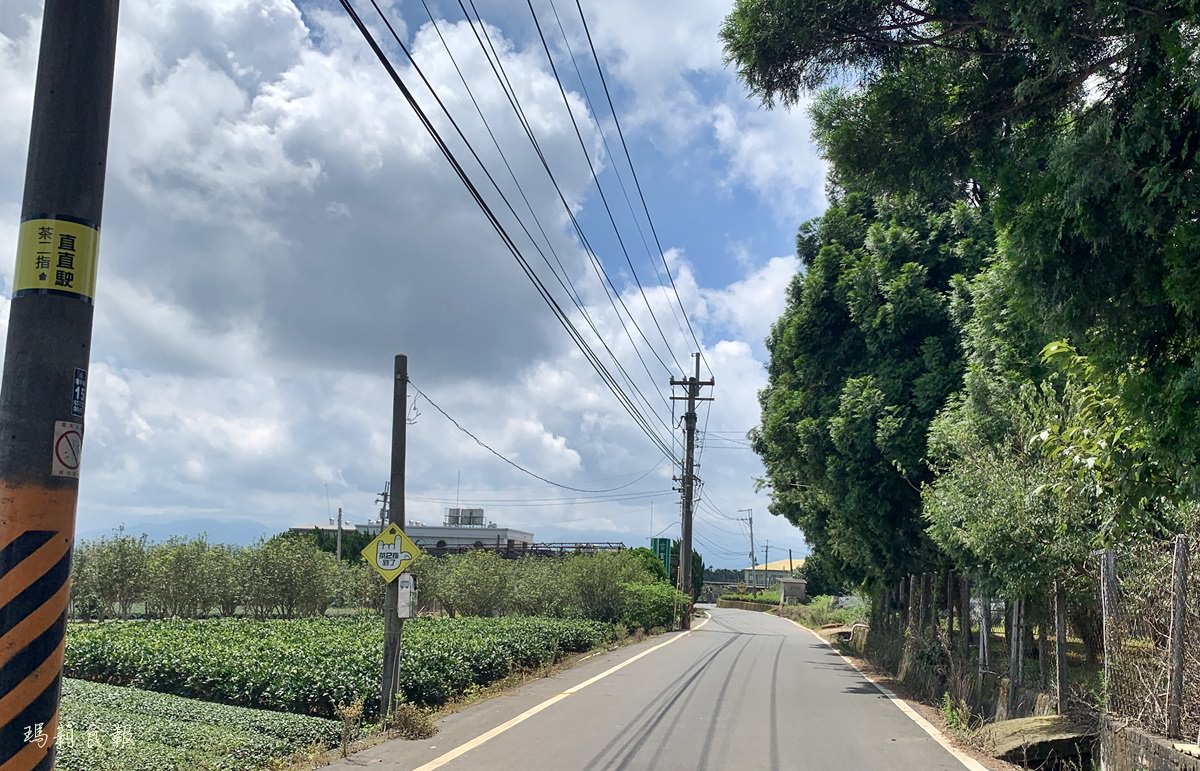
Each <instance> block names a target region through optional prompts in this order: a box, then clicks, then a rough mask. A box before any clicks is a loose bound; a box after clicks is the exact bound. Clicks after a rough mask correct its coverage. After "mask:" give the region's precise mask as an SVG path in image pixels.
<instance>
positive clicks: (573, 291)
mask: <svg viewBox="0 0 1200 771" xmlns="http://www.w3.org/2000/svg"><path fill="white" fill-rule="evenodd" d="M421 5H422V6H423V7H424V8H425V14H426V15H427V16H428V17H429V22H430V24H432V25H433V29H434V31H435V32H436V33H437V36H438V40H440V41H441V43H442V48H443V49H444V50H445V51H446V55H447V56H448V57H449V58H450V63H451V64H452V65H453V66H454V71H455V72H456V73H458V78H459V80H460V81H461V82H462V84H463V88H464V89H466V92H467V96H468V97H469V98H470V99H471V104H472V105H474V107H475V112H476V113H477V114H478V115H479V119H480V120H481V121H482V122H483V126H484V129H486V130H487V133H488V136H489V137H490V138H491V140H492V144H493V145H494V146H495V148H496V151H497V152H498V153H499V154H500V160H501V161H502V162H503V163H504V167H505V169H507V170H508V174H509V177H511V178H512V181H513V184H514V185H516V187H517V192H518V193H519V194H520V196H521V200H522V201H524V203H525V208H526V209H528V211H529V214H530V216H532V217H533V220H534V223H535V225H536V226H537V229H538V231H539V232H540V233H541V235H542V239H543V240H544V241H545V242H546V246H547V248H548V249H549V250H550V253H551V254H552V255H553V256H554V261H555V262H556V263H557V264H558V268H559V269H560V270H561V271H562V275H561V276H560V274H559V271H558V270H555V268H554V266H553V265H550V262H549V260H548V259H547V258H546V254H545V252H543V251H542V249H541V247H540V246H539V245H538V244H537V242H536V240H535V239H534V238H533V236H532V235H531V234H530V233H529V230H528V229H527V228H526V227H525V225H524V223H523V222H521V218H520V217H519V216H518V215H517V214H516V212H515V211H514V212H513V216H514V217H516V219H517V222H518V223H519V224H521V228H522V230H524V231H525V234H526V236H528V237H529V240H530V242H531V243H533V245H534V248H535V249H537V252H538V254H540V255H541V257H542V261H543V262H545V263H546V265H547V267H549V268H550V272H551V273H553V274H554V277H555V278H556V279H558V283H559V285H560V286H561V287H562V288H563V291H565V292H566V293H567V296H568V297H569V298H570V299H571V302H572V303H573V304H574V305H575V308H576V309H577V310H578V311H579V313H580V314H581V315H582V316H583V318H584V320H585V321H586V322H587V325H588V327H590V328H591V330H592V332H593V333H594V334H595V335H596V338H597V339H598V340H599V341H600V344H601V345H602V346H603V347H604V350H605V351H606V352H607V353H608V355H609V358H611V359H612V360H613V363H614V364H616V365H617V369H618V370H619V371H620V373H621V375H622V377H623V378H624V379H625V382H626V384H628V385H629V387H630V388H631V389H632V390H633V391H634V392H636V393H637V394H638V396H639V397H640V398H641V399H642V402H643V403H644V404H646V406H647V407H648V408H649V409H650V410H651V412H654V413H655V414H656V415H657V410H656V408H655V407H653V406H651V405H650V402H649V400H648V399H647V398H646V396H645V394H644V393H643V392H642V390H641V389H640V388H638V386H637V384H636V383H635V382H634V380H633V378H632V377H631V376H630V375H629V373H628V372H627V371H626V370H625V367H624V366H623V365H622V364H621V362H620V360H619V359H618V358H617V356H616V354H615V353H613V351H612V349H611V348H610V347H609V345H608V342H607V341H606V340H605V339H604V335H602V334H601V333H600V331H599V330H598V329H597V328H596V324H595V322H594V321H593V320H592V316H591V314H590V313H589V312H588V310H587V306H586V305H585V304H584V302H583V298H582V295H580V293H579V290H578V289H577V288H576V287H575V283H574V282H573V281H572V280H571V276H570V273H569V271H567V269H566V266H564V265H563V262H562V259H561V258H560V257H559V255H558V250H557V249H555V248H554V243H553V242H552V241H551V240H550V237H549V236H548V235H547V234H546V230H545V228H544V227H543V226H542V221H541V218H539V217H538V215H537V212H536V211H534V208H533V205H532V204H531V203H530V202H529V197H528V196H527V195H526V194H525V188H524V187H523V186H522V185H521V182H520V181H519V180H518V179H517V175H516V173H515V172H514V171H513V168H512V165H511V164H510V163H509V161H508V155H507V154H506V153H505V152H504V150H503V148H501V146H500V142H499V140H498V139H496V134H495V132H493V131H492V127H491V123H490V122H489V121H488V119H487V117H486V116H485V115H484V113H483V109H482V108H481V107H480V106H479V102H478V100H477V99H476V98H475V93H474V91H473V90H472V89H471V86H470V84H468V83H467V79H466V77H465V76H464V75H463V72H462V68H460V67H459V64H458V60H457V58H455V56H454V52H453V51H451V50H450V45H449V44H448V43H447V42H446V38H445V37H444V36H443V35H442V30H441V26H440V25H439V24H438V23H437V19H435V18H434V16H433V12H432V11H431V10H430V9H429V5H428V3H427V2H426V0H421ZM468 24H470V22H469V21H468ZM401 45H403V44H401ZM414 67H416V63H415V62H414ZM417 69H418V71H419V68H417ZM422 78H423V79H424V75H423V74H422ZM426 85H429V83H428V81H426ZM430 89H431V90H432V86H430ZM435 98H436V97H435ZM439 104H440V100H439ZM460 135H461V132H460ZM476 160H477V161H478V160H479V159H478V157H476ZM481 165H482V162H481ZM489 179H490V176H489ZM493 184H494V182H493ZM497 192H500V195H501V197H502V198H505V196H504V193H503V192H501V191H499V189H497ZM505 201H506V203H507V198H505ZM509 210H510V211H511V210H512V207H511V206H510V207H509ZM564 279H565V283H564ZM613 310H614V312H615V311H616V307H615V306H614V308H613ZM617 317H618V320H620V314H619V313H618V314H617ZM625 333H626V335H627V336H628V337H629V342H630V344H631V345H633V346H634V353H635V354H637V357H638V360H639V361H641V363H642V368H643V369H644V370H645V371H646V376H647V377H649V378H650V380H651V382H653V381H654V376H653V375H652V374H651V373H650V368H649V367H648V366H647V365H646V361H645V359H643V358H642V356H641V352H640V351H638V349H637V346H636V345H634V342H633V337H632V336H631V335H629V330H628V329H626V330H625ZM655 393H656V394H657V395H658V396H659V398H660V399H661V400H662V402H663V404H664V405H665V404H666V403H667V399H666V396H665V395H663V393H662V391H658V390H656V391H655ZM660 422H661V420H660Z"/></svg>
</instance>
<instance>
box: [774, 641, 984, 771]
mask: <svg viewBox="0 0 1200 771" xmlns="http://www.w3.org/2000/svg"><path fill="white" fill-rule="evenodd" d="M786 620H787V621H791V622H792V623H793V624H795V625H796V626H798V627H800V628H801V629H803V630H804V631H806V632H808V633H809V634H811V635H812V636H813V637H815V638H817V639H818V640H820V641H821V642H823V643H824V644H825V645H827V646H829V649H830V650H831V651H833V652H834V653H836V654H837V655H838V656H841V658H842V661H844V662H846V664H848V665H849V666H850V667H851V668H853V669H854V671H855V672H858V674H860V675H862V677H863V678H864V679H865V680H866V681H867V682H869V683H870V684H871V685H873V686H875V687H876V688H877V689H878V690H879V692H880V693H882V694H883V695H884V696H886V697H887V698H888V701H890V702H891V703H892V704H895V705H896V709H898V710H900V711H901V712H903V713H904V714H905V715H907V716H908V717H909V719H910V720H912V721H913V722H914V723H916V724H917V725H919V726H920V727H921V729H922V730H924V731H925V733H927V734H929V736H930V737H931V738H932V739H933V740H934V741H935V742H937V743H938V744H940V745H941V746H942V749H944V750H946V752H949V753H950V754H951V755H953V756H954V758H955V759H956V760H957V761H958V762H960V763H962V764H963V765H964V766H966V767H967V768H969V769H971V771H988V769H987V767H986V766H984V765H983V764H982V763H980V762H979V761H978V760H976V759H975V758H973V757H971V756H970V755H967V754H966V753H964V752H963V751H962V750H960V749H958V748H957V747H955V746H954V745H953V744H951V743H950V742H949V741H948V740H947V739H946V737H945V736H943V735H942V732H941V731H939V730H938V729H937V728H936V727H935V726H934V725H933V723H930V722H929V721H928V720H926V719H925V718H923V717H921V716H920V715H919V714H918V713H917V711H916V710H915V709H913V708H912V707H910V706H908V702H906V701H905V700H904V699H902V698H900V697H899V696H897V695H896V694H895V693H893V692H892V691H891V689H889V688H887V687H885V686H883V685H880V684H879V683H878V682H877V681H876V680H875V678H873V677H871V676H870V675H868V674H867V673H866V672H863V671H862V670H861V669H859V668H858V667H857V666H855V665H854V662H853V661H851V660H850V659H848V658H846V657H845V656H842V652H841V651H839V650H838V649H837V648H835V647H834V646H833V645H832V644H831V643H830V642H829V641H828V640H826V639H825V638H824V637H822V636H821V635H819V634H817V633H816V632H814V631H813V630H811V629H809V628H808V627H806V626H805V625H804V624H801V623H800V622H798V621H792V619H790V618H789V619H786Z"/></svg>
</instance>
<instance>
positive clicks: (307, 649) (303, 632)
mask: <svg viewBox="0 0 1200 771" xmlns="http://www.w3.org/2000/svg"><path fill="white" fill-rule="evenodd" d="M613 635H614V631H613V626H612V625H610V624H604V623H599V622H594V621H586V620H579V619H561V618H540V617H519V616H510V617H503V618H478V617H470V618H455V619H450V618H420V619H417V620H414V621H410V622H409V623H407V624H406V625H405V628H404V655H403V659H402V661H401V665H400V687H401V689H402V692H403V694H404V696H405V698H406V699H408V700H409V701H411V702H414V703H417V704H422V705H427V706H438V705H441V704H443V703H445V702H446V701H447V700H448V699H450V698H452V697H454V696H455V695H457V694H460V693H462V692H463V691H465V690H466V689H467V688H468V687H469V686H471V685H487V684H489V683H492V682H494V681H496V680H499V679H501V678H503V677H505V676H506V675H508V674H510V673H511V672H513V671H514V670H518V669H522V668H532V667H536V666H539V665H543V664H549V663H553V662H555V661H557V660H558V659H559V658H561V657H562V656H563V655H564V654H566V653H571V652H577V651H586V650H590V649H592V648H594V647H597V646H599V645H603V644H605V643H608V642H609V641H611V640H612V639H613ZM382 639H383V622H382V620H381V619H379V618H377V617H358V618H340V619H339V618H309V619H297V620H267V621H253V620H249V619H238V618H224V619H206V620H177V619H172V620H163V621H109V622H104V623H93V624H74V625H72V626H71V627H70V631H69V633H68V635H67V652H66V674H67V676H68V677H74V678H81V679H85V680H91V681H96V682H102V683H111V684H115V685H128V686H134V687H136V688H141V689H145V690H149V691H158V692H160V693H168V694H174V695H178V696H186V697H190V698H194V699H203V700H205V701H211V702H222V703H225V704H235V705H238V706H242V707H254V708H258V709H267V710H277V711H281V712H291V713H294V714H298V715H312V716H320V717H326V718H332V717H334V707H335V706H336V705H337V704H340V703H344V702H348V701H350V700H353V699H354V698H355V697H362V699H363V701H364V705H365V714H366V716H367V717H373V716H375V715H378V713H379V697H378V689H379V667H380V656H381V646H382ZM64 701H66V699H65V698H64Z"/></svg>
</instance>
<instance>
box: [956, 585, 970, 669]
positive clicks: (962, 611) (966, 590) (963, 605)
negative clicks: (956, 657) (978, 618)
mask: <svg viewBox="0 0 1200 771" xmlns="http://www.w3.org/2000/svg"><path fill="white" fill-rule="evenodd" d="M959 581H960V583H959V587H958V601H959V609H958V627H959V632H960V642H959V647H960V648H962V656H963V660H964V661H965V660H966V658H967V656H968V655H970V653H971V579H970V578H968V577H967V575H966V574H965V573H964V574H963V575H962V576H960V577H959Z"/></svg>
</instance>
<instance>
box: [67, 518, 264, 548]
mask: <svg viewBox="0 0 1200 771" xmlns="http://www.w3.org/2000/svg"><path fill="white" fill-rule="evenodd" d="M286 529H287V527H286V526H283V527H278V528H270V527H267V526H266V525H263V524H262V523H260V522H254V521H252V520H248V519H176V520H171V521H161V520H146V521H143V522H127V523H125V532H126V533H128V534H130V535H134V536H139V535H143V534H144V535H145V536H146V539H147V540H148V541H151V542H152V543H161V542H162V541H166V540H167V539H169V538H171V537H172V536H177V535H178V536H183V537H185V538H186V537H193V536H197V535H200V534H201V533H204V535H205V537H206V538H207V539H208V542H209V543H227V544H233V545H237V546H249V545H250V544H252V543H254V542H255V541H257V540H258V539H259V538H260V537H262V536H264V535H274V534H275V533H278V532H280V531H282V530H286ZM115 530H116V527H111V528H97V529H92V530H81V531H80V532H78V533H76V535H75V539H76V541H92V540H96V539H97V538H101V537H104V536H111V535H112V534H113V532H114V531H115Z"/></svg>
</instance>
